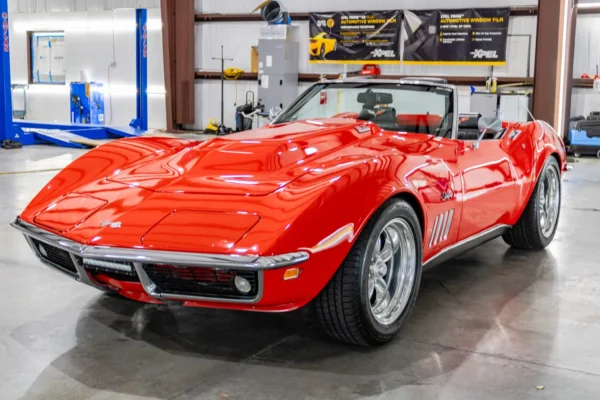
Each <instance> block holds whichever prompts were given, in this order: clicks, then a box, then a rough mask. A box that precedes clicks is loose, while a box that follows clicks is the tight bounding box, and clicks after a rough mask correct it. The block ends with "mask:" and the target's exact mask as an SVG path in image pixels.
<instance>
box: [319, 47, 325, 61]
mask: <svg viewBox="0 0 600 400" xmlns="http://www.w3.org/2000/svg"><path fill="white" fill-rule="evenodd" d="M319 54H320V56H321V59H323V60H324V59H325V43H323V44H322V45H321V51H320V53H319Z"/></svg>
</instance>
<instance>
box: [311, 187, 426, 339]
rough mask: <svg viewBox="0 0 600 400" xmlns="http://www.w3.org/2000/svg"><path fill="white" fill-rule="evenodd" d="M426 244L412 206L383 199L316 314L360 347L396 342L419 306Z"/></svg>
mask: <svg viewBox="0 0 600 400" xmlns="http://www.w3.org/2000/svg"><path fill="white" fill-rule="evenodd" d="M422 247H423V235H422V231H421V225H420V221H419V217H418V216H417V213H416V212H415V210H414V208H413V207H412V206H411V205H410V204H409V203H408V202H407V201H405V200H403V199H394V198H393V199H390V200H388V201H387V202H386V203H384V204H383V205H382V206H381V208H380V209H379V210H378V211H377V212H376V213H375V214H374V216H373V217H372V218H371V219H370V220H369V221H368V222H367V224H366V225H365V227H364V228H363V230H362V232H361V234H360V235H359V237H358V238H357V239H356V241H355V243H354V244H353V246H352V249H351V250H350V252H349V253H348V255H347V256H346V259H345V260H344V262H343V263H342V265H341V266H340V268H339V269H338V271H337V272H336V274H335V276H334V277H333V278H332V279H331V280H330V281H329V283H328V284H327V286H326V287H325V289H323V291H322V292H321V293H320V294H319V296H317V298H316V299H315V308H316V312H317V316H318V318H319V321H320V322H321V324H322V326H323V327H324V328H325V330H326V331H327V333H329V334H330V335H331V336H333V337H334V338H336V339H339V340H343V341H345V342H349V343H354V344H358V345H361V346H378V345H381V344H384V343H387V342H389V341H390V340H392V339H393V338H394V336H396V335H397V334H398V332H400V330H401V329H402V327H403V326H404V324H405V323H406V321H407V319H408V317H409V315H410V312H411V310H412V309H413V308H414V306H415V301H416V298H417V295H418V292H419V283H420V281H421V269H422V266H421V259H422Z"/></svg>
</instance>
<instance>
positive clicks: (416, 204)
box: [379, 191, 425, 240]
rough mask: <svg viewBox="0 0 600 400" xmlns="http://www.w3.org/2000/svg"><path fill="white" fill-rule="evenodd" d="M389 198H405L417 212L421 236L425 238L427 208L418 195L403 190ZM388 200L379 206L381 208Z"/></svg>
mask: <svg viewBox="0 0 600 400" xmlns="http://www.w3.org/2000/svg"><path fill="white" fill-rule="evenodd" d="M389 199H398V200H404V201H406V202H407V203H408V204H409V205H410V206H411V207H412V208H413V210H415V213H416V214H417V217H418V218H419V226H420V227H421V238H422V239H423V240H425V209H424V207H423V205H422V204H421V202H420V201H419V199H418V197H417V196H415V195H414V194H413V193H412V192H410V191H403V192H399V193H396V194H394V195H392V196H390V198H389ZM386 202H387V200H386V201H384V202H383V203H382V204H381V205H380V206H379V208H381V207H382V206H383V204H385V203H386Z"/></svg>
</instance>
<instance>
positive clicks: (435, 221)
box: [429, 215, 440, 247]
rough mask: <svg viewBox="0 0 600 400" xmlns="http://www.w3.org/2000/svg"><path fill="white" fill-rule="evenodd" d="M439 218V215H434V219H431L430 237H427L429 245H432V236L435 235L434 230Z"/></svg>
mask: <svg viewBox="0 0 600 400" xmlns="http://www.w3.org/2000/svg"><path fill="white" fill-rule="evenodd" d="M439 219H440V216H439V215H436V217H435V220H434V221H433V229H432V230H431V237H430V238H429V247H431V246H432V245H433V237H434V236H435V232H436V229H437V225H438V221H439Z"/></svg>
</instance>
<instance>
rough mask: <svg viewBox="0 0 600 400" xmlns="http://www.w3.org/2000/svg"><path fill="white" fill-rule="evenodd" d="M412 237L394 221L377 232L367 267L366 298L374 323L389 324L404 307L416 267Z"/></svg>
mask: <svg viewBox="0 0 600 400" xmlns="http://www.w3.org/2000/svg"><path fill="white" fill-rule="evenodd" d="M415 246H416V245H415V239H414V234H413V232H412V230H411V228H410V226H409V225H408V223H407V222H406V221H405V220H403V219H401V218H395V219H393V220H391V221H390V222H388V223H387V224H386V225H385V226H384V228H383V229H382V230H381V232H380V233H379V237H378V238H377V241H376V242H375V248H374V249H373V257H372V258H371V264H370V265H369V278H368V299H369V303H370V306H371V312H372V314H373V317H374V318H375V320H376V321H377V322H379V323H380V324H382V325H390V324H391V323H393V322H395V321H396V320H397V319H398V317H399V316H400V315H401V314H402V311H404V309H405V308H406V304H407V303H408V300H409V298H410V294H411V292H412V289H413V285H414V280H415V269H416V266H417V261H416V252H415Z"/></svg>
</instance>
